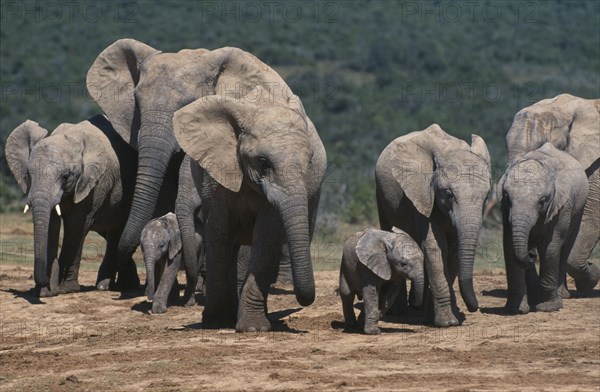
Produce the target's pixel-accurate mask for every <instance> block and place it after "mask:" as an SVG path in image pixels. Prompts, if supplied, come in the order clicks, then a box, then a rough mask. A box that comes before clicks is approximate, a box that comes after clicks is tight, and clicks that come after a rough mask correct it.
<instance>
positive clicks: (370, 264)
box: [356, 229, 392, 280]
mask: <svg viewBox="0 0 600 392" xmlns="http://www.w3.org/2000/svg"><path fill="white" fill-rule="evenodd" d="M381 234H382V232H381V231H380V230H374V229H369V230H367V231H365V233H364V234H363V235H362V236H361V237H360V239H359V240H358V242H357V243H356V255H357V256H358V261H359V262H360V263H361V264H362V265H364V266H365V267H367V268H368V269H370V270H371V271H373V273H374V274H375V275H377V276H378V277H380V278H381V279H383V280H390V279H391V277H392V269H391V267H390V263H389V262H388V259H387V254H386V250H385V243H384V241H383V239H382V237H381Z"/></svg>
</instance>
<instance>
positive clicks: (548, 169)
mask: <svg viewBox="0 0 600 392" xmlns="http://www.w3.org/2000/svg"><path fill="white" fill-rule="evenodd" d="M498 186H499V192H501V196H499V197H501V198H502V202H503V203H504V205H505V207H506V222H507V223H508V226H505V230H506V231H508V232H509V233H510V234H511V235H510V236H509V238H506V242H505V244H506V245H508V246H506V245H505V248H504V253H505V256H504V257H505V259H506V264H507V267H508V266H510V270H511V271H517V270H518V268H519V267H521V268H520V269H521V270H520V271H519V272H520V273H521V274H522V276H521V279H520V281H523V282H524V281H526V279H525V269H534V268H535V266H534V265H533V262H534V261H535V257H534V256H532V253H531V252H532V250H533V249H535V250H537V253H538V255H539V257H540V278H539V295H540V303H538V304H537V306H536V310H539V311H544V312H550V311H554V310H558V309H561V308H562V306H563V304H562V290H559V288H561V285H562V283H563V279H564V276H565V273H566V268H567V260H568V258H569V255H570V253H571V250H572V249H573V244H574V242H575V239H576V237H577V233H578V231H579V226H580V224H581V217H582V215H583V210H584V205H585V202H586V199H587V197H588V181H587V177H586V175H585V171H584V170H583V167H581V165H580V164H579V162H577V160H576V159H574V158H573V157H572V156H571V155H570V154H568V153H566V152H563V151H560V150H558V149H556V148H555V147H554V146H553V145H552V144H551V143H546V144H544V145H543V146H542V147H540V148H539V149H537V150H535V151H531V152H528V153H527V154H525V155H524V156H523V157H522V158H520V159H518V160H516V161H515V162H514V163H512V164H511V165H510V166H509V167H508V169H507V170H506V173H505V174H504V176H503V177H502V178H501V179H500V182H499V183H498ZM514 273H516V272H514ZM530 282H532V281H530ZM533 282H535V280H533ZM528 283H529V282H528ZM510 290H511V294H512V295H517V296H519V297H521V298H522V300H521V303H520V304H519V311H520V312H521V313H527V312H528V311H529V305H528V297H527V294H528V293H532V294H534V295H535V294H537V291H538V287H537V285H533V284H528V285H526V286H517V287H510ZM515 292H516V293H515ZM529 302H530V301H529Z"/></svg>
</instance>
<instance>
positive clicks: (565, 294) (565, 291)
mask: <svg viewBox="0 0 600 392" xmlns="http://www.w3.org/2000/svg"><path fill="white" fill-rule="evenodd" d="M561 295H562V297H563V299H569V298H571V293H569V290H568V289H567V287H566V286H564V285H563V286H561Z"/></svg>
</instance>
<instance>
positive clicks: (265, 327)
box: [235, 313, 271, 332]
mask: <svg viewBox="0 0 600 392" xmlns="http://www.w3.org/2000/svg"><path fill="white" fill-rule="evenodd" d="M270 329H271V323H270V322H269V320H267V317H266V316H265V314H264V313H260V314H253V315H252V316H245V317H242V318H241V319H240V320H239V321H238V322H237V324H236V326H235V330H236V332H267V331H269V330H270Z"/></svg>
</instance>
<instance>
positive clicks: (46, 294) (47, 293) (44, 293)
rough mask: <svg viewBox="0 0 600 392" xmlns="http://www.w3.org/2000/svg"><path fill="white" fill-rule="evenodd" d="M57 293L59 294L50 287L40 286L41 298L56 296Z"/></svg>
mask: <svg viewBox="0 0 600 392" xmlns="http://www.w3.org/2000/svg"><path fill="white" fill-rule="evenodd" d="M56 295H58V293H56V292H54V291H52V290H50V289H49V288H48V287H40V294H39V297H40V298H48V297H54V296H56Z"/></svg>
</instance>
